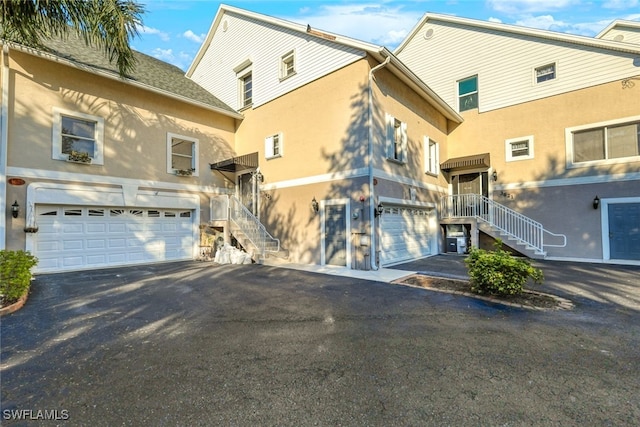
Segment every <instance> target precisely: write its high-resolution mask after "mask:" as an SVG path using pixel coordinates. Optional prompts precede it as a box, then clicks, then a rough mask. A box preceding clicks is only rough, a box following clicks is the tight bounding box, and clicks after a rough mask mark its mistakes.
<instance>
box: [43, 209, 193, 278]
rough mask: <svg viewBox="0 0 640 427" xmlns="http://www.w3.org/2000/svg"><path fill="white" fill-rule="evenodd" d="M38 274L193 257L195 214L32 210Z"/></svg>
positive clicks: (133, 210)
mask: <svg viewBox="0 0 640 427" xmlns="http://www.w3.org/2000/svg"><path fill="white" fill-rule="evenodd" d="M36 221H37V225H38V227H39V230H38V232H37V233H36V234H35V235H34V251H33V252H34V254H35V256H37V257H38V260H39V263H38V266H37V270H36V271H37V272H57V271H67V270H80V269H87V268H103V267H109V266H115V265H128V264H140V263H153V262H160V261H170V260H183V259H192V258H193V247H194V246H193V245H194V237H193V212H192V211H190V210H168V209H149V208H139V209H138V208H106V207H84V206H50V205H37V206H36Z"/></svg>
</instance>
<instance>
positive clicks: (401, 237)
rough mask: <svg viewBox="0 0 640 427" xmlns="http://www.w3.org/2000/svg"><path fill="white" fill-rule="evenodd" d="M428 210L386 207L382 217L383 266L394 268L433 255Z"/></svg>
mask: <svg viewBox="0 0 640 427" xmlns="http://www.w3.org/2000/svg"><path fill="white" fill-rule="evenodd" d="M429 215H430V211H429V210H428V209H418V208H411V207H403V206H389V207H385V210H384V213H383V214H382V216H381V217H380V227H381V230H382V236H381V242H380V245H381V248H380V249H381V252H380V263H381V264H382V265H383V266H384V265H391V264H395V263H398V262H402V261H409V260H412V259H416V258H422V257H425V256H428V255H431V254H432V248H431V240H432V239H431V234H430V230H429Z"/></svg>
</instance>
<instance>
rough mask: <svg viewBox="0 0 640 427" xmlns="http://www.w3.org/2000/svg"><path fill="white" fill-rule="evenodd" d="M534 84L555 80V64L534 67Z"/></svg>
mask: <svg viewBox="0 0 640 427" xmlns="http://www.w3.org/2000/svg"><path fill="white" fill-rule="evenodd" d="M534 74H535V79H536V83H542V82H546V81H548V80H553V79H555V78H556V63H555V62H554V63H552V64H547V65H543V66H542V67H536V69H535V73H534Z"/></svg>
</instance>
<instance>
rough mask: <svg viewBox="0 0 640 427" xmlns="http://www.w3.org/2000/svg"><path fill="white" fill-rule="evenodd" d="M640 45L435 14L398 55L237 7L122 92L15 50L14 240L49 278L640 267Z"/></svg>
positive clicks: (8, 68) (10, 181)
mask: <svg viewBox="0 0 640 427" xmlns="http://www.w3.org/2000/svg"><path fill="white" fill-rule="evenodd" d="M628 28H630V27H629V24H628V23H625V22H622V23H619V25H618V26H616V25H612V26H610V27H608V29H607V30H605V31H603V33H601V34H600V35H599V36H598V37H596V38H587V37H577V36H568V35H563V34H557V33H551V32H541V31H538V30H529V29H523V28H520V27H514V26H505V25H502V24H493V23H483V22H479V21H471V20H465V19H462V18H453V17H446V16H441V15H430V14H427V15H425V17H424V18H423V20H422V21H421V22H420V23H419V24H418V25H417V26H416V28H415V29H414V31H413V32H412V33H411V34H410V35H409V36H408V37H407V39H406V40H405V42H404V43H403V44H402V45H401V46H400V47H399V48H398V49H397V50H396V51H395V52H393V53H392V52H390V51H389V50H387V49H386V48H384V47H382V46H376V45H373V44H369V43H364V42H361V41H358V40H354V39H350V38H348V37H344V36H341V35H337V34H330V33H326V32H323V31H321V30H318V29H315V28H311V27H309V26H304V25H300V24H295V23H291V22H288V21H284V20H280V19H277V18H273V17H268V16H264V15H260V14H256V13H253V12H250V11H246V10H241V9H237V8H233V7H229V6H221V7H220V9H219V10H218V13H217V14H216V16H215V17H214V20H213V23H212V26H211V29H210V31H209V33H208V35H207V38H206V40H205V41H204V43H203V45H202V47H201V49H200V52H199V53H198V55H197V57H196V58H195V60H194V62H193V64H192V65H191V67H190V69H189V70H188V71H187V73H186V75H185V74H184V73H183V72H182V71H181V70H179V69H177V68H175V67H172V66H170V65H168V64H165V63H162V62H160V61H157V60H154V59H153V58H150V57H147V56H145V55H141V54H140V55H139V65H138V69H137V70H138V71H136V75H134V76H128V77H127V78H124V79H123V78H120V77H119V76H118V75H117V73H116V72H115V71H114V69H113V67H112V66H110V65H109V64H108V63H107V62H106V61H105V60H104V58H101V57H100V56H99V55H97V54H96V53H95V52H92V51H91V50H90V49H87V48H86V47H85V46H84V45H83V44H82V43H77V42H75V41H73V42H69V43H64V44H60V43H55V42H51V45H50V46H49V50H48V51H46V52H45V51H36V50H32V49H28V48H24V47H21V46H16V45H10V44H5V45H4V46H3V47H4V50H3V52H4V53H3V61H2V77H3V78H2V81H1V82H2V94H3V95H2V122H1V125H2V128H1V135H0V177H1V179H2V182H1V183H0V184H1V185H0V190H1V191H3V192H4V194H3V195H2V196H3V197H2V198H1V199H2V200H3V209H2V216H0V227H2V228H0V242H1V243H3V244H4V247H6V248H7V249H26V250H30V251H32V252H33V253H34V254H35V255H36V256H38V258H39V259H40V264H39V265H38V271H39V272H57V271H68V270H75V269H88V268H103V267H108V266H116V265H129V264H137V263H148V262H163V261H172V260H184V259H194V258H198V257H199V256H201V255H202V251H203V247H210V246H211V244H212V243H211V237H212V236H213V237H214V238H215V240H216V241H217V242H218V244H220V243H221V241H222V240H225V241H226V242H227V243H233V244H237V245H239V246H242V247H243V248H244V249H245V250H246V251H247V252H250V253H251V254H252V255H253V257H254V259H255V260H256V261H258V262H294V263H305V264H318V265H324V264H327V265H338V266H345V267H348V268H352V269H360V270H369V269H377V268H380V267H385V266H391V265H394V264H396V263H399V262H403V261H407V260H411V259H416V258H420V257H426V256H431V255H435V254H438V253H443V252H451V251H454V252H464V251H465V250H466V249H467V248H468V246H469V245H479V246H485V245H489V244H490V242H491V241H492V239H494V238H497V237H499V238H501V239H503V240H504V241H505V242H506V243H507V244H508V245H510V246H512V247H513V248H514V249H515V250H517V251H519V252H521V253H523V254H524V255H527V256H534V257H539V258H547V259H557V260H578V261H589V262H594V261H595V262H616V263H627V264H634V263H640V152H639V150H640V142H639V139H640V130H639V129H640V102H639V101H638V99H639V96H638V87H640V86H635V87H634V82H636V81H637V76H638V75H639V74H640V73H639V72H638V67H639V66H640V65H638V61H640V59H638V58H640V47H639V45H638V44H637V43H634V42H633V40H634V39H633V37H631V35H632V34H635V33H629V34H631V35H629V37H627V39H628V40H627V41H626V42H623V41H620V40H617V41H615V40H613V39H614V38H616V37H617V38H618V39H620V37H618V36H620V35H621V34H622V35H623V39H624V35H625V34H626V33H625V31H627V30H626V29H628ZM631 28H632V29H635V27H633V26H631ZM627 32H628V31H627ZM451 40H454V41H456V43H460V46H457V47H456V46H453V47H452V46H451V43H452V42H451ZM470 41H473V42H470ZM445 42H446V43H445ZM441 43H443V44H441ZM474 43H480V44H482V46H483V48H482V49H479V47H478V46H475V45H474ZM524 50H528V52H529V54H528V55H526V59H523V58H524V57H523V56H517V55H516V56H513V57H511V56H510V55H509V54H506V53H505V52H522V51H524ZM425 52H426V53H425ZM498 53H501V54H498ZM435 57H438V58H442V57H446V58H447V61H436V62H435V63H434V61H432V60H429V58H435ZM491 58H493V59H491ZM585 64H589V66H588V67H586V66H585ZM505 69H509V70H511V72H510V73H508V74H507V75H506V76H505V74H504V70H505ZM599 135H602V138H601V140H600V139H598V138H600V136H599ZM599 150H602V154H600V151H599ZM634 150H635V151H634ZM75 152H86V153H87V154H88V155H87V156H85V158H84V159H83V158H82V156H80V157H78V156H77V155H76V154H77V153H75ZM599 156H600V157H599ZM86 157H88V159H87V158H86ZM80 160H88V161H89V162H82V161H80ZM596 196H597V197H596ZM14 201H15V205H16V206H17V210H18V212H17V213H16V218H14V217H13V213H12V205H14ZM36 228H37V230H36Z"/></svg>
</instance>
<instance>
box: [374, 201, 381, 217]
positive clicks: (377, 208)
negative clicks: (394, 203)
mask: <svg viewBox="0 0 640 427" xmlns="http://www.w3.org/2000/svg"><path fill="white" fill-rule="evenodd" d="M383 212H384V206H382V203H378V206H376V209H375V210H374V211H373V215H374V216H375V217H379V216H380V215H382V213H383Z"/></svg>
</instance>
